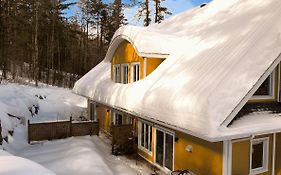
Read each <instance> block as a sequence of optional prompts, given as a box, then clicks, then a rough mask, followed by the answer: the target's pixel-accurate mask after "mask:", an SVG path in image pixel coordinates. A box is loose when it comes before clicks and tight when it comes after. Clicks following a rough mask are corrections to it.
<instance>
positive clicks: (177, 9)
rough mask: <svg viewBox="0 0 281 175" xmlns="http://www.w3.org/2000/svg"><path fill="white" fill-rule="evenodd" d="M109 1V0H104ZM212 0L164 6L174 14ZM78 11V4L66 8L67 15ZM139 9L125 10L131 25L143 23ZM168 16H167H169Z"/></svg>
mask: <svg viewBox="0 0 281 175" xmlns="http://www.w3.org/2000/svg"><path fill="white" fill-rule="evenodd" d="M77 1H79V0H68V2H77ZM104 1H107V2H108V1H109V0H104ZM112 1H113V0H112ZM210 1H211V0H165V1H164V2H163V6H165V7H167V8H168V9H169V10H170V11H171V12H172V13H173V14H172V16H173V15H176V14H178V13H181V12H183V11H186V10H188V9H191V8H193V7H196V6H199V5H201V4H203V3H208V2H210ZM129 2H130V1H129V0H124V1H123V3H129ZM77 11H78V8H77V6H75V5H74V6H71V8H70V9H69V10H66V11H65V13H66V16H67V17H70V16H73V15H74V14H75V13H76V12H77ZM137 11H138V7H130V8H126V9H125V10H124V14H125V17H126V18H127V19H128V23H129V24H130V25H142V21H138V20H137V18H136V17H135V14H136V12H137ZM169 17H170V16H167V17H166V18H169Z"/></svg>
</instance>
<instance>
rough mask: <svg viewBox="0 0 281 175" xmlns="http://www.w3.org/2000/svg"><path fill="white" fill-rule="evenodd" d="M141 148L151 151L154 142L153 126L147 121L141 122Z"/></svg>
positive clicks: (139, 138)
mask: <svg viewBox="0 0 281 175" xmlns="http://www.w3.org/2000/svg"><path fill="white" fill-rule="evenodd" d="M138 140H139V141H138V142H139V144H138V145H139V148H141V149H142V150H144V151H147V152H148V153H151V148H152V145H151V142H152V126H151V125H150V124H147V123H145V122H139V137H138Z"/></svg>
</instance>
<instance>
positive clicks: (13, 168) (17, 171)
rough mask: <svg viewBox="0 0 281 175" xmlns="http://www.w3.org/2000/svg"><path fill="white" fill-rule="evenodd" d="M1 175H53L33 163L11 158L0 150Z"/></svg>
mask: <svg viewBox="0 0 281 175" xmlns="http://www.w3.org/2000/svg"><path fill="white" fill-rule="evenodd" d="M0 165H1V168H0V174H1V175H34V174H40V175H55V174H54V173H53V172H52V171H50V170H48V169H46V168H44V167H43V166H42V165H39V164H37V163H35V162H32V161H30V160H28V159H24V158H21V157H17V156H13V155H11V154H9V153H8V152H6V151H3V150H0Z"/></svg>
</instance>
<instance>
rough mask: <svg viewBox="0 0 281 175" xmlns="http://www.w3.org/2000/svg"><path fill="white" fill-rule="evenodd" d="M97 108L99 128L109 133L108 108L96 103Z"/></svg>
mask: <svg viewBox="0 0 281 175" xmlns="http://www.w3.org/2000/svg"><path fill="white" fill-rule="evenodd" d="M96 110H97V118H98V119H99V125H100V129H102V130H103V131H104V132H106V133H107V134H109V133H110V110H109V108H107V107H105V106H103V105H100V104H99V105H98V107H97V108H96Z"/></svg>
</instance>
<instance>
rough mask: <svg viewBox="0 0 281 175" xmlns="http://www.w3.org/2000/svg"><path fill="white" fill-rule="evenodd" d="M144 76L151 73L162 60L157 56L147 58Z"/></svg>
mask: <svg viewBox="0 0 281 175" xmlns="http://www.w3.org/2000/svg"><path fill="white" fill-rule="evenodd" d="M146 60H147V63H146V76H148V75H149V74H151V73H152V72H153V71H154V70H155V69H156V68H157V67H158V66H159V65H160V64H161V63H162V62H163V61H164V60H163V59H159V58H147V59H146Z"/></svg>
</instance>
